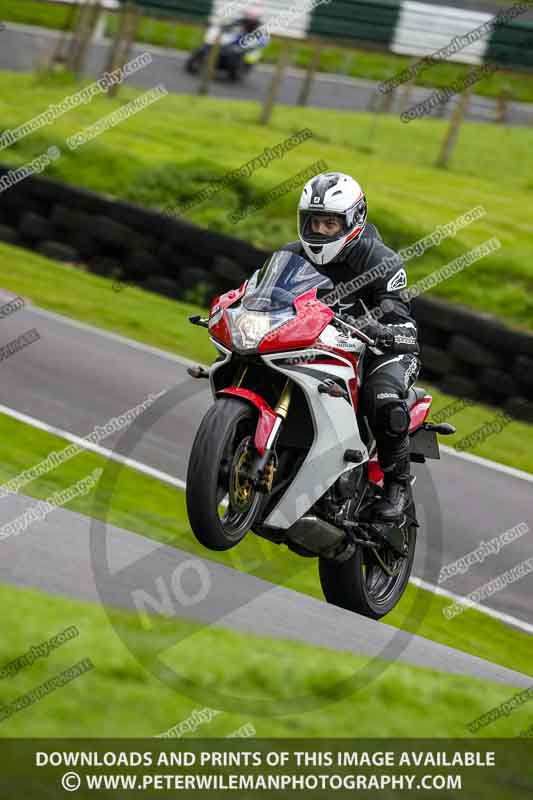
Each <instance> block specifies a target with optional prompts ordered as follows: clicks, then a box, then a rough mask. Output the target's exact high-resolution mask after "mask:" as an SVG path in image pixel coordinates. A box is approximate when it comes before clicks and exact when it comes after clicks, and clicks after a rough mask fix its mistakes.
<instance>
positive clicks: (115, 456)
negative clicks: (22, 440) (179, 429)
mask: <svg viewBox="0 0 533 800" xmlns="http://www.w3.org/2000/svg"><path fill="white" fill-rule="evenodd" d="M0 413H2V414H6V415H7V416H9V417H13V418H14V419H17V420H19V422H25V423H26V424H27V425H31V426H32V427H34V428H39V429H40V430H42V431H46V432H47V433H52V434H54V435H55V436H60V437H61V438H62V439H66V440H67V441H68V442H72V444H78V445H80V446H81V447H83V449H84V450H90V451H91V452H93V453H97V454H98V455H100V456H104V457H105V458H109V459H110V460H112V461H117V462H118V463H119V464H123V465H124V466H126V467H131V468H132V469H136V470H137V471H138V472H142V473H144V474H145V475H149V476H150V477H151V478H157V479H158V480H160V481H163V482H164V483H168V484H170V485H171V486H176V487H177V488H178V489H185V481H182V480H180V478H174V477H173V476H172V475H169V474H168V473H167V472H162V471H161V470H159V469H155V468H154V467H150V466H148V464H143V463H142V462H141V461H136V460H135V459H134V458H126V457H125V456H123V455H121V454H120V453H115V452H114V451H113V450H109V448H107V447H101V446H100V445H99V444H94V443H93V442H89V441H87V439H83V438H82V437H81V436H76V435H75V434H73V433H69V432H68V431H64V430H62V429H61V428H56V427H55V426H54V425H48V423H46V422H42V421H41V420H39V419H35V418H34V417H30V416H28V415H27V414H22V413H21V412H20V411H15V409H13V408H9V407H8V406H4V405H1V404H0Z"/></svg>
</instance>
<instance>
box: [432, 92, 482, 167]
mask: <svg viewBox="0 0 533 800" xmlns="http://www.w3.org/2000/svg"><path fill="white" fill-rule="evenodd" d="M472 89H473V85H470V86H467V87H466V88H465V89H464V90H463V92H462V93H461V96H460V97H459V100H458V101H457V103H456V106H455V108H454V110H453V114H452V118H451V120H450V124H449V126H448V131H447V133H446V136H445V138H444V141H443V143H442V147H441V150H440V153H439V155H438V157H437V160H436V161H435V166H436V167H440V168H441V169H446V168H447V166H448V163H449V161H450V158H451V156H452V153H453V149H454V147H455V144H456V142H457V137H458V136H459V129H460V127H461V123H462V121H463V119H464V116H465V114H466V112H467V110H468V104H469V103H470V96H471V94H472Z"/></svg>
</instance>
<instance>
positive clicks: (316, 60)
mask: <svg viewBox="0 0 533 800" xmlns="http://www.w3.org/2000/svg"><path fill="white" fill-rule="evenodd" d="M321 49H322V48H321V45H319V44H317V45H316V47H315V49H314V51H313V55H312V56H311V59H310V61H309V64H308V65H307V70H306V73H305V78H304V81H303V83H302V88H301V89H300V96H299V97H298V105H299V106H306V105H307V103H308V102H309V95H310V94H311V89H312V86H313V81H314V79H315V75H316V72H317V70H318V67H319V64H320V52H321Z"/></svg>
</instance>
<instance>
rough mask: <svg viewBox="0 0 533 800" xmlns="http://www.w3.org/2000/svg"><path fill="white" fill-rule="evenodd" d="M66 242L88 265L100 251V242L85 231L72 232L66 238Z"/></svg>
mask: <svg viewBox="0 0 533 800" xmlns="http://www.w3.org/2000/svg"><path fill="white" fill-rule="evenodd" d="M65 242H66V243H67V244H69V245H70V246H71V247H73V248H74V250H77V251H78V253H79V254H80V258H81V260H82V261H85V262H86V263H87V262H88V261H89V260H90V259H91V258H93V257H94V256H97V255H98V253H99V251H100V246H99V244H98V242H97V241H96V240H95V239H94V238H93V237H92V236H91V235H90V234H89V233H87V232H85V231H70V232H69V233H68V234H67V235H66V236H65Z"/></svg>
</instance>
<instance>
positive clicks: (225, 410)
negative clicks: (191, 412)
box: [186, 398, 265, 550]
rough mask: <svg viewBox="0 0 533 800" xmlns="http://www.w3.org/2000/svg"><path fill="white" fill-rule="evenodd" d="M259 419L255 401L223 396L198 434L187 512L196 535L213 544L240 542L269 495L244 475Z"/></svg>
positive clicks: (212, 546) (222, 546)
mask: <svg viewBox="0 0 533 800" xmlns="http://www.w3.org/2000/svg"><path fill="white" fill-rule="evenodd" d="M256 424H257V411H256V410H255V409H254V408H253V407H252V406H250V405H248V404H247V403H245V402H243V401H242V400H238V399H236V398H222V399H220V400H217V401H216V402H215V403H214V405H213V406H211V408H210V409H209V411H208V412H207V414H206V415H205V417H204V418H203V420H202V423H201V425H200V427H199V429H198V432H197V434H196V437H195V439H194V443H193V446H192V450H191V457H190V459H189V466H188V469H187V488H186V501H187V512H188V515H189V522H190V525H191V528H192V531H193V533H194V535H195V537H196V538H197V539H198V541H199V542H200V544H203V545H204V547H207V548H209V550H229V549H230V548H231V547H235V545H236V544H238V543H239V542H240V541H241V540H242V539H243V538H244V537H245V536H246V534H247V533H248V531H249V530H250V528H251V527H252V525H253V524H254V522H255V521H256V520H257V518H258V516H259V513H260V511H261V509H262V506H263V504H264V499H265V495H263V494H260V493H259V492H257V491H256V489H255V488H254V487H253V486H252V485H251V483H250V482H249V481H247V480H246V478H245V476H243V475H242V472H243V468H245V466H246V463H247V460H249V457H250V453H251V451H252V448H251V442H252V440H253V435H254V432H255V428H256ZM224 502H225V503H226V508H225V509H223V508H222V506H223V504H224Z"/></svg>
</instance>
